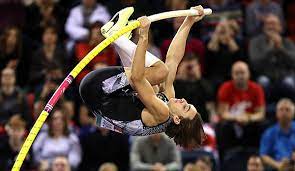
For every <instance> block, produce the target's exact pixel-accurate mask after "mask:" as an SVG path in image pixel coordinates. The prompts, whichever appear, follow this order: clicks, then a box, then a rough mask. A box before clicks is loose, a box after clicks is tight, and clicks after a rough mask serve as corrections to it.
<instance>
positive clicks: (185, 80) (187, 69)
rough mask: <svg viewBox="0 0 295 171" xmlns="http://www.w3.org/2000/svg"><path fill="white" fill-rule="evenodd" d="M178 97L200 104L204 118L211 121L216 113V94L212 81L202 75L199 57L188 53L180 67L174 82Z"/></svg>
mask: <svg viewBox="0 0 295 171" xmlns="http://www.w3.org/2000/svg"><path fill="white" fill-rule="evenodd" d="M174 87H175V92H176V97H179V98H185V99H187V100H189V101H190V102H191V103H192V104H193V105H195V106H198V111H199V113H201V114H202V119H203V120H204V121H205V122H209V120H210V116H211V114H215V107H214V95H213V89H212V87H211V85H210V83H209V82H208V81H207V80H205V79H204V78H203V77H202V74H201V67H200V63H199V59H198V58H197V56H196V55H194V54H187V55H186V56H185V57H184V59H183V60H182V62H181V63H180V65H179V67H178V71H177V74H176V80H175V82H174Z"/></svg>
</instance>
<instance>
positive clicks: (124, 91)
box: [79, 66, 172, 136]
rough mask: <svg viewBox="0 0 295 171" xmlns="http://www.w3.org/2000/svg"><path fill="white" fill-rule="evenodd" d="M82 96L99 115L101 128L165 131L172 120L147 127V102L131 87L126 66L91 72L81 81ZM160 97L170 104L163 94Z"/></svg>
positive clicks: (140, 133) (133, 132)
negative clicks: (145, 109)
mask: <svg viewBox="0 0 295 171" xmlns="http://www.w3.org/2000/svg"><path fill="white" fill-rule="evenodd" d="M79 91H80V95H81V97H82V99H83V101H84V102H85V103H86V105H87V106H88V108H89V109H91V110H92V112H93V113H94V115H95V116H96V124H97V126H99V127H102V128H106V129H109V130H112V131H116V132H120V133H123V134H128V135H134V136H145V135H151V134H156V133H160V132H164V131H165V130H166V128H167V126H168V125H169V124H170V123H171V122H172V119H171V118H170V117H169V119H168V120H167V121H165V122H164V123H162V124H159V125H157V126H153V127H149V126H146V125H145V124H144V123H143V122H142V119H141V113H142V110H143V109H144V108H145V106H144V104H143V103H142V102H141V101H140V99H138V97H137V93H136V92H135V91H134V90H133V89H132V88H131V86H130V84H129V82H128V79H127V76H126V74H125V71H124V68H123V67H119V66H116V67H107V68H103V69H98V70H95V71H92V72H90V73H89V74H88V75H87V76H86V77H85V78H84V79H83V80H82V82H81V84H80V88H79ZM157 96H158V98H160V99H162V100H163V101H164V102H165V103H168V98H167V97H166V96H165V94H163V93H158V94H157Z"/></svg>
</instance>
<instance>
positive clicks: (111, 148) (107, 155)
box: [79, 127, 129, 171]
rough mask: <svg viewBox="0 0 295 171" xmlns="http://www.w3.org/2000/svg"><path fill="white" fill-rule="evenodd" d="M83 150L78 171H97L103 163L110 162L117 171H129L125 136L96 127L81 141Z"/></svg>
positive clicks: (127, 144)
mask: <svg viewBox="0 0 295 171" xmlns="http://www.w3.org/2000/svg"><path fill="white" fill-rule="evenodd" d="M81 145H82V149H83V157H82V163H81V165H80V167H79V170H89V171H97V170H98V168H99V167H100V165H102V164H103V163H105V162H112V163H115V164H116V165H117V166H118V169H119V171H125V170H129V142H128V137H127V136H126V135H122V134H118V133H116V132H111V131H109V130H107V129H102V128H98V127H96V130H95V131H93V132H91V133H90V134H88V135H87V136H85V137H84V138H82V139H81Z"/></svg>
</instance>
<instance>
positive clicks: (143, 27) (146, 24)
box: [137, 16, 151, 35]
mask: <svg viewBox="0 0 295 171" xmlns="http://www.w3.org/2000/svg"><path fill="white" fill-rule="evenodd" d="M137 20H138V21H139V22H140V27H139V35H142V34H144V35H147V34H148V33H149V28H150V25H151V21H150V20H149V19H148V17H147V16H143V17H139V18H138V19H137Z"/></svg>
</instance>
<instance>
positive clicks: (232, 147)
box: [0, 0, 295, 171]
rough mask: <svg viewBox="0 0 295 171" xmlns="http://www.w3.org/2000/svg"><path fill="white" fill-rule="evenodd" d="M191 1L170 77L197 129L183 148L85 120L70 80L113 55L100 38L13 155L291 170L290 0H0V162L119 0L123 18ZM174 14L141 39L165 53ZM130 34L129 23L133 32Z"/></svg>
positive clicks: (154, 168) (294, 69)
mask: <svg viewBox="0 0 295 171" xmlns="http://www.w3.org/2000/svg"><path fill="white" fill-rule="evenodd" d="M198 4H201V5H203V6H204V7H209V8H211V9H212V10H213V14H212V15H210V16H206V17H205V18H204V19H203V20H202V21H201V22H199V23H197V24H196V25H195V26H194V27H193V29H192V31H191V33H190V36H189V38H188V40H187V44H186V53H185V57H184V59H183V61H182V62H181V64H180V66H179V68H178V72H177V76H176V81H175V89H176V96H177V97H179V98H182V97H183V98H185V99H187V100H188V101H189V102H190V103H192V104H193V105H195V106H196V107H197V109H198V111H199V113H200V114H201V115H202V118H203V120H204V130H205V133H206V135H207V139H206V141H205V142H204V145H203V147H202V148H200V149H195V150H189V151H188V150H186V149H182V148H180V147H177V146H175V144H174V143H173V142H172V141H171V140H170V139H169V138H167V137H166V136H165V135H163V134H156V135H153V136H149V137H128V136H126V135H122V134H117V133H114V132H110V131H108V130H105V129H101V128H98V127H96V126H95V118H94V117H93V115H92V113H91V112H90V111H89V110H88V109H87V107H86V106H85V105H84V104H83V102H82V101H81V98H80V97H79V93H78V86H79V83H80V81H81V79H82V78H83V77H84V76H85V75H86V74H87V73H89V72H90V71H92V70H95V69H98V68H102V67H106V66H110V65H121V63H120V60H119V58H118V55H117V54H116V52H115V50H114V48H113V47H112V46H109V47H108V48H106V49H105V50H103V51H102V52H101V53H100V54H98V55H97V56H96V57H95V58H94V60H92V61H91V62H90V64H89V65H87V67H86V68H85V69H84V70H83V71H82V72H81V73H80V74H79V75H78V76H77V79H75V82H74V83H73V84H72V85H71V86H70V87H69V89H68V90H67V91H66V92H65V94H64V96H63V97H62V98H61V99H60V100H59V102H58V103H57V104H56V106H55V108H54V110H53V111H52V112H51V114H50V115H49V118H48V119H47V121H46V123H45V124H44V126H43V127H42V129H41V131H40V133H39V134H38V136H37V138H36V140H35V142H34V144H33V146H32V150H30V152H29V154H28V156H27V157H26V158H25V161H24V165H23V167H22V170H25V171H37V170H38V171H39V170H40V171H86V170H87V171H128V170H132V171H180V170H184V171H237V170H241V171H242V170H248V171H272V170H278V171H293V170H294V169H295V122H294V121H293V119H294V113H295V106H294V102H295V45H294V41H295V22H294V18H295V2H294V1H292V0H192V1H191V0H71V1H66V0H1V1H0V16H1V17H0V18H1V19H0V78H1V79H0V170H1V171H6V170H10V168H11V166H12V165H13V163H14V160H15V157H16V155H17V154H18V152H19V151H20V148H21V146H22V144H23V142H24V140H25V137H26V136H27V135H28V133H29V130H30V128H31V127H32V125H33V124H34V122H35V120H36V119H37V117H38V116H39V114H40V112H41V111H42V110H43V108H44V106H45V105H46V102H47V101H48V100H49V98H50V97H51V96H52V94H53V93H54V91H55V90H56V89H57V87H58V86H59V84H60V83H61V82H62V80H63V79H64V78H65V76H66V74H68V73H69V72H70V70H71V69H72V68H73V67H74V66H75V65H76V64H77V63H78V62H79V61H80V60H81V59H83V57H84V56H85V55H86V54H87V53H88V52H89V51H90V50H91V49H93V48H94V47H95V46H96V45H97V44H99V43H100V42H101V41H102V40H103V39H104V38H103V36H102V35H101V34H100V28H101V27H102V26H103V24H105V23H106V22H107V21H108V20H109V19H110V18H111V16H113V15H114V14H115V13H116V12H117V11H119V10H120V9H122V8H124V7H127V6H133V7H134V8H135V13H134V15H133V19H136V18H137V17H139V16H142V15H151V14H155V13H160V12H164V11H169V10H181V9H188V8H190V7H191V6H195V5H198ZM183 20H184V18H182V17H180V18H174V19H168V20H162V21H160V22H156V23H153V24H152V25H151V33H150V35H151V36H150V40H149V51H150V52H151V53H153V54H154V55H156V56H157V57H159V58H160V59H162V60H165V55H166V52H167V49H168V47H169V44H170V43H171V40H172V38H173V36H174V34H175V32H176V31H177V29H178V28H179V27H180V25H181V23H182V21H183ZM133 35H134V36H133V41H134V42H136V37H137V36H136V33H134V34H133Z"/></svg>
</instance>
